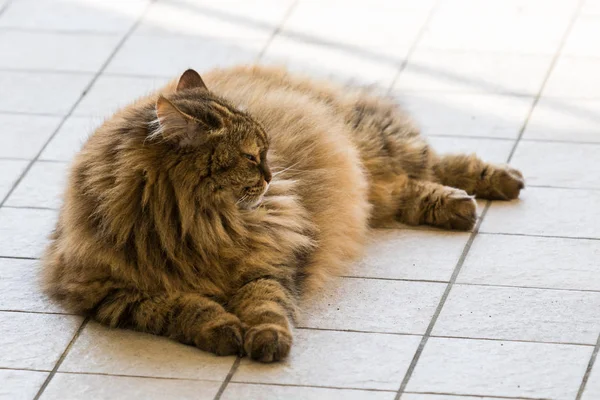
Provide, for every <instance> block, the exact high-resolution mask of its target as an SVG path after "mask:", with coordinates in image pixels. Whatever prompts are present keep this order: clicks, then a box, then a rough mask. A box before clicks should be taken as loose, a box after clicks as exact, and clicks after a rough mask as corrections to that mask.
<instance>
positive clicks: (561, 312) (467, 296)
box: [433, 285, 600, 345]
mask: <svg viewBox="0 0 600 400" xmlns="http://www.w3.org/2000/svg"><path fill="white" fill-rule="evenodd" d="M599 308H600V293H598V292H578V291H566V290H550V289H524V288H505V287H490V286H470V285H454V287H453V288H452V291H451V292H450V295H449V296H448V299H447V301H446V303H445V304H444V308H443V309H442V312H441V314H440V316H439V318H438V320H437V322H436V324H435V327H434V329H433V335H435V336H458V337H470V338H482V339H504V340H528V341H539V342H562V343H578V344H591V345H593V344H595V343H596V340H597V339H598V334H599V333H600V319H599V318H598V316H597V314H598V313H597V312H596V310H597V309H599Z"/></svg>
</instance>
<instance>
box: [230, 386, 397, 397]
mask: <svg viewBox="0 0 600 400" xmlns="http://www.w3.org/2000/svg"><path fill="white" fill-rule="evenodd" d="M395 395H396V393H394V392H376V391H366V390H351V389H327V388H313V387H301V386H271V385H256V384H243V383H229V385H227V389H225V392H223V396H222V397H221V400H238V399H263V400H266V399H286V400H305V399H311V400H363V399H364V400H393V399H394V397H395Z"/></svg>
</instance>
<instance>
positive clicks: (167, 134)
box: [155, 95, 194, 141]
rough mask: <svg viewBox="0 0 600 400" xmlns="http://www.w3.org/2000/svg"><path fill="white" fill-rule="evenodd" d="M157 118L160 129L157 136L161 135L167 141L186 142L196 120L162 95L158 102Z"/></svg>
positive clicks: (156, 133)
mask: <svg viewBox="0 0 600 400" xmlns="http://www.w3.org/2000/svg"><path fill="white" fill-rule="evenodd" d="M156 117H157V120H158V124H159V126H160V129H159V130H157V131H156V132H155V135H158V134H159V132H160V135H161V136H162V137H163V138H165V139H167V140H184V141H185V140H186V139H187V136H188V135H189V133H190V128H191V124H193V122H194V119H193V118H192V117H191V116H189V115H187V114H186V113H184V112H183V111H181V110H180V109H179V108H177V107H176V106H175V104H173V103H172V102H170V101H169V100H168V99H167V98H165V97H164V96H162V95H160V96H158V100H157V101H156Z"/></svg>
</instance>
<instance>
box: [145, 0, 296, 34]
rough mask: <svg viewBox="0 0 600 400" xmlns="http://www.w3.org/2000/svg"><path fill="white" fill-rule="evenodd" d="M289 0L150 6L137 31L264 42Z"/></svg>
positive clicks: (202, 0) (191, 0) (190, 0)
mask: <svg viewBox="0 0 600 400" xmlns="http://www.w3.org/2000/svg"><path fill="white" fill-rule="evenodd" d="M292 3H293V1H291V0H253V1H242V0H225V1H218V2H217V1H211V0H182V1H177V2H170V1H159V2H156V3H154V4H153V5H152V6H151V7H150V10H149V11H148V13H147V14H146V15H145V16H144V18H143V19H142V23H141V24H140V26H139V27H138V29H137V32H138V33H141V34H153V35H164V34H183V35H194V36H200V38H199V40H202V37H213V38H214V37H218V38H236V39H267V38H269V37H270V36H271V35H272V33H273V32H274V31H275V29H276V28H277V27H278V26H279V25H280V24H281V22H282V20H283V18H284V16H285V15H286V13H287V12H288V10H289V8H290V6H291V5H292Z"/></svg>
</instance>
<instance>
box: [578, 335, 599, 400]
mask: <svg viewBox="0 0 600 400" xmlns="http://www.w3.org/2000/svg"><path fill="white" fill-rule="evenodd" d="M598 350H600V335H598V340H596V345H595V346H594V350H593V351H592V355H591V356H590V361H589V362H588V365H587V366H586V368H585V373H584V374H583V378H581V384H580V385H579V390H578V391H577V396H576V397H575V400H581V396H583V392H585V387H586V386H587V383H588V380H589V379H590V375H591V373H592V369H593V368H594V364H595V363H596V358H597V357H598Z"/></svg>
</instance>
